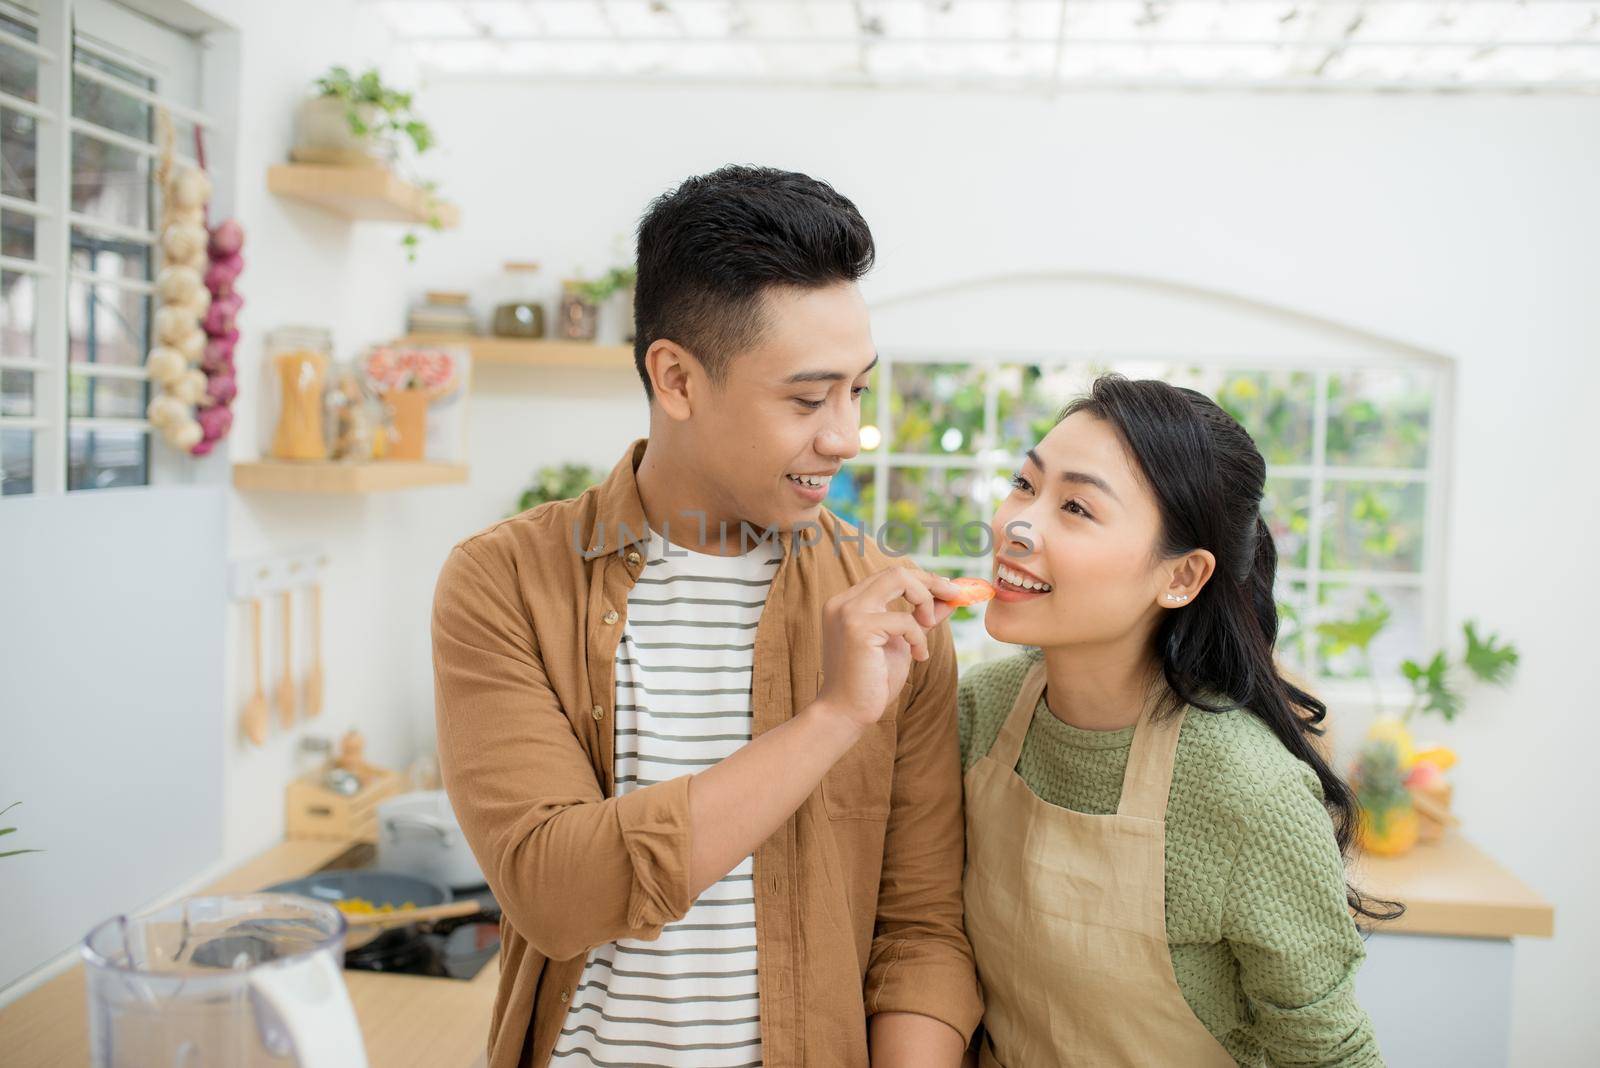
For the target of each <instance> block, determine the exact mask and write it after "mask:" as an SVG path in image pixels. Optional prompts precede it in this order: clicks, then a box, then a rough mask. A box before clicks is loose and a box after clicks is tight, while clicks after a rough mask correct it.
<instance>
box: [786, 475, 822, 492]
mask: <svg viewBox="0 0 1600 1068" xmlns="http://www.w3.org/2000/svg"><path fill="white" fill-rule="evenodd" d="M784 477H785V478H787V479H789V480H790V481H791V482H798V483H800V485H802V486H809V487H811V488H812V489H822V488H823V487H824V486H826V485H827V484H828V479H829V478H830V477H831V476H828V475H785V476H784Z"/></svg>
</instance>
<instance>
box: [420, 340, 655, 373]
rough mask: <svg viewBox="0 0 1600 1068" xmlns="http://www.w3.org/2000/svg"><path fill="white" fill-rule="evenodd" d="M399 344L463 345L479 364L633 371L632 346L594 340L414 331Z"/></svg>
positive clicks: (473, 360) (474, 361)
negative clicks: (596, 342)
mask: <svg viewBox="0 0 1600 1068" xmlns="http://www.w3.org/2000/svg"><path fill="white" fill-rule="evenodd" d="M396 344H399V345H459V346H461V347H463V348H465V349H466V350H467V351H468V352H469V353H471V354H472V362H473V363H475V364H506V365H511V366H517V367H601V368H606V369H608V370H618V371H620V370H628V371H631V370H633V346H632V345H597V344H595V343H594V342H592V341H553V340H547V339H541V340H537V341H524V340H522V339H520V338H509V337H485V336H482V335H477V334H471V335H462V336H455V335H450V334H412V335H409V336H407V337H403V338H401V339H400V340H399V341H397V342H396Z"/></svg>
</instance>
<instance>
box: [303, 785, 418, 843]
mask: <svg viewBox="0 0 1600 1068" xmlns="http://www.w3.org/2000/svg"><path fill="white" fill-rule="evenodd" d="M321 778H322V777H321V776H320V775H316V774H313V775H307V776H305V777H304V778H300V779H296V780H295V781H294V782H291V783H290V784H289V789H288V791H287V793H286V795H285V798H286V804H287V809H286V811H285V814H284V837H285V838H289V839H296V838H301V839H304V838H311V839H320V840H325V841H359V842H376V841H377V840H378V802H380V801H384V800H387V799H388V798H391V797H393V796H394V795H395V794H398V793H399V792H400V773H399V772H395V771H386V770H379V771H377V772H376V773H375V774H374V775H373V777H372V778H371V779H369V780H368V781H367V784H366V785H365V786H363V787H362V788H361V791H360V792H359V793H356V794H351V795H349V796H346V795H344V794H336V793H334V792H333V791H332V790H329V789H328V788H327V787H325V786H323V785H322V782H321Z"/></svg>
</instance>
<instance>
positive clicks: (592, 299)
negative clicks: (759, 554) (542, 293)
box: [558, 265, 637, 341]
mask: <svg viewBox="0 0 1600 1068" xmlns="http://www.w3.org/2000/svg"><path fill="white" fill-rule="evenodd" d="M636 275H637V272H636V271H635V270H634V268H633V266H632V265H629V266H627V267H613V268H611V269H610V270H609V271H606V272H605V273H604V274H602V275H600V276H599V277H598V278H570V279H568V280H567V281H566V282H565V283H563V286H562V293H561V314H560V315H559V316H558V318H559V320H560V323H559V330H560V333H561V336H562V337H564V338H566V339H567V340H569V341H592V340H594V336H595V333H596V330H597V328H598V324H599V318H600V306H601V305H602V304H604V303H605V302H606V301H608V300H610V299H611V298H612V297H614V296H616V295H617V294H618V293H622V294H625V295H626V296H627V298H628V299H627V301H626V307H625V308H624V309H623V310H622V314H623V316H624V325H623V331H622V333H623V335H624V336H625V337H627V338H628V339H630V340H631V335H632V333H633V282H634V278H635V277H636Z"/></svg>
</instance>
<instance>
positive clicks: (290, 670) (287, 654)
mask: <svg viewBox="0 0 1600 1068" xmlns="http://www.w3.org/2000/svg"><path fill="white" fill-rule="evenodd" d="M278 722H279V723H282V724H283V725H284V726H285V727H292V726H294V593H293V591H291V590H284V591H283V677H282V678H281V679H279V680H278Z"/></svg>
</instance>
